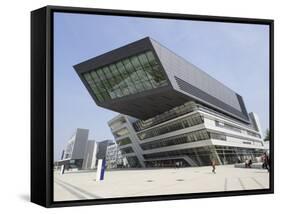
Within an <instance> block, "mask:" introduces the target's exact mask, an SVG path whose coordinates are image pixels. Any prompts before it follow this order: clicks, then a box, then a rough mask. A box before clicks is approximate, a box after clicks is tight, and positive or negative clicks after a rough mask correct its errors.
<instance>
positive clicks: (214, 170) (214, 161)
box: [211, 159, 216, 174]
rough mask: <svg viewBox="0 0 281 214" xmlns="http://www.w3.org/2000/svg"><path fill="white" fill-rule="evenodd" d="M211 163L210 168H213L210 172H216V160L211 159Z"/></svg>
mask: <svg viewBox="0 0 281 214" xmlns="http://www.w3.org/2000/svg"><path fill="white" fill-rule="evenodd" d="M211 163H212V168H213V169H212V172H213V173H214V174H216V160H215V159H213V160H212V162H211Z"/></svg>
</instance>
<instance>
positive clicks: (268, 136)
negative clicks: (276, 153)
mask: <svg viewBox="0 0 281 214" xmlns="http://www.w3.org/2000/svg"><path fill="white" fill-rule="evenodd" d="M269 140H270V131H269V129H266V131H265V136H264V141H269Z"/></svg>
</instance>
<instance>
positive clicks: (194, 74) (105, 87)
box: [74, 37, 249, 123]
mask: <svg viewBox="0 0 281 214" xmlns="http://www.w3.org/2000/svg"><path fill="white" fill-rule="evenodd" d="M74 68H75V70H76V71H77V73H78V75H79V77H80V78H81V80H82V81H83V83H84V84H85V86H86V88H87V89H88V91H89V93H90V94H91V96H92V97H93V99H94V100H95V102H96V104H97V105H98V106H101V107H104V108H107V109H111V110H113V111H116V112H119V113H122V114H126V115H130V116H132V117H135V118H138V119H148V118H150V117H154V116H156V115H158V114H161V113H163V112H165V111H168V110H170V109H172V108H173V107H176V106H179V105H182V104H184V103H186V102H188V101H192V100H193V101H197V102H199V103H202V104H204V105H206V106H208V107H210V108H212V109H215V110H217V111H219V112H222V113H225V114H227V115H230V116H232V117H235V118H236V119H238V120H241V121H243V122H246V123H249V117H248V114H247V110H246V108H245V105H244V102H243V99H242V97H241V96H240V95H238V94H237V93H235V92H234V91H232V90H231V89H229V88H228V87H226V86H225V85H223V84H222V83H220V82H219V81H217V80H215V79H214V78H212V77H211V76H209V75H208V74H206V73H205V72H203V71H202V70H200V69H199V68H197V67H196V66H194V65H192V64H191V63H189V62H188V61H186V60H185V59H183V58H181V57H179V56H177V55H176V54H175V53H173V52H172V51H170V50H168V49H167V48H165V47H164V46H162V45H160V44H159V43H157V42H155V41H154V40H152V39H150V38H149V37H147V38H144V39H141V40H139V41H136V42H133V43H131V44H129V45H126V46H123V47H121V48H118V49H115V50H113V51H110V52H108V53H105V54H102V55H100V56H97V57H95V58H93V59H90V60H87V61H85V62H83V63H80V64H78V65H75V66H74Z"/></svg>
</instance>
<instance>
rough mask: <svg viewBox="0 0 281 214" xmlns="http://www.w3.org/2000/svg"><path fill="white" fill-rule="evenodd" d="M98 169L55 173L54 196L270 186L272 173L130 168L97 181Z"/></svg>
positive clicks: (230, 167)
mask: <svg viewBox="0 0 281 214" xmlns="http://www.w3.org/2000/svg"><path fill="white" fill-rule="evenodd" d="M95 174H96V172H95V171H79V172H66V173H65V174H64V175H60V174H59V172H57V171H55V172H54V178H55V183H54V199H55V201H62V200H81V199H97V198H114V197H130V196H148V195H165V194H179V193H196V192H216V191H231V190H250V189H264V188H269V173H268V172H267V171H266V170H262V169H243V168H234V166H233V165H228V166H218V167H217V172H216V174H213V173H212V172H211V167H190V168H180V169H174V168H164V169H139V170H138V169H136V170H134V169H130V170H115V171H106V173H105V180H104V181H99V182H97V181H95V177H96V176H95Z"/></svg>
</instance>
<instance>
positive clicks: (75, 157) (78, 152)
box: [58, 128, 89, 169]
mask: <svg viewBox="0 0 281 214" xmlns="http://www.w3.org/2000/svg"><path fill="white" fill-rule="evenodd" d="M88 136H89V130H88V129H81V128H78V129H76V131H75V132H74V133H73V135H72V136H71V137H70V139H69V140H68V142H67V144H66V148H65V149H64V152H63V155H62V159H61V160H60V161H58V164H59V165H65V166H66V168H67V169H68V168H77V169H82V166H83V161H84V157H85V151H86V148H87V144H88Z"/></svg>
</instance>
